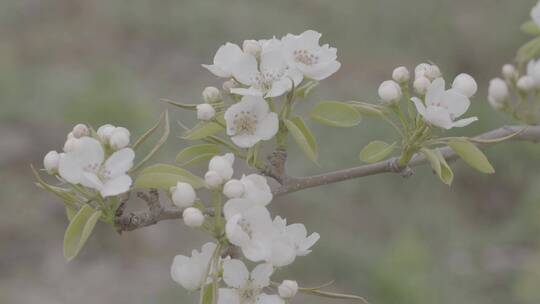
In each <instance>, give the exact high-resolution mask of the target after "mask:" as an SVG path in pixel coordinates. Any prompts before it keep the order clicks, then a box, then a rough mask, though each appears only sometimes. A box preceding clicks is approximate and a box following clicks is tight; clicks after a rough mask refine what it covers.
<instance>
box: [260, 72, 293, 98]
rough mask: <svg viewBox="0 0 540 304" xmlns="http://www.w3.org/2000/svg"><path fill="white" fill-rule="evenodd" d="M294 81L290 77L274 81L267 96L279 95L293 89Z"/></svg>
mask: <svg viewBox="0 0 540 304" xmlns="http://www.w3.org/2000/svg"><path fill="white" fill-rule="evenodd" d="M292 86H293V82H292V79H290V78H286V77H284V78H281V79H279V80H276V81H274V82H273V83H272V88H271V89H270V90H269V91H268V92H267V93H266V95H265V97H278V96H281V95H283V94H285V93H286V92H288V91H290V90H291V89H292Z"/></svg>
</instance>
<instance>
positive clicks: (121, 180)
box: [101, 174, 132, 197]
mask: <svg viewBox="0 0 540 304" xmlns="http://www.w3.org/2000/svg"><path fill="white" fill-rule="evenodd" d="M131 183H132V180H131V177H130V176H129V175H127V174H124V175H120V176H117V177H115V178H113V179H110V180H108V181H107V182H105V184H104V185H103V189H101V196H103V197H108V196H115V195H118V194H122V193H124V192H127V191H128V190H129V187H131Z"/></svg>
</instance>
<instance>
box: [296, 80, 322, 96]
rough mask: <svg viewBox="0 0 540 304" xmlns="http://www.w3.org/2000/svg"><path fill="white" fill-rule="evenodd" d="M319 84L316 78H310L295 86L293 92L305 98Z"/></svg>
mask: <svg viewBox="0 0 540 304" xmlns="http://www.w3.org/2000/svg"><path fill="white" fill-rule="evenodd" d="M318 85H319V82H318V81H316V80H311V81H308V82H306V83H305V84H304V85H302V86H300V87H298V88H296V89H295V90H294V94H295V95H296V96H298V97H300V98H306V97H307V96H308V95H309V94H310V93H311V91H312V90H313V89H314V88H316V87H317V86H318Z"/></svg>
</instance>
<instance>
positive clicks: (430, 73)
mask: <svg viewBox="0 0 540 304" xmlns="http://www.w3.org/2000/svg"><path fill="white" fill-rule="evenodd" d="M425 76H426V77H427V78H428V79H430V80H431V81H433V80H435V79H437V78H439V77H441V76H442V74H441V70H440V69H439V67H438V66H436V65H434V64H432V65H430V66H429V69H428V70H427V71H426V75H425Z"/></svg>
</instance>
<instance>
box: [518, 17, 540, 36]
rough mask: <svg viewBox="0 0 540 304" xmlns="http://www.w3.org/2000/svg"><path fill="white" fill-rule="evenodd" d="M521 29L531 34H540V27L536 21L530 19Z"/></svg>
mask: <svg viewBox="0 0 540 304" xmlns="http://www.w3.org/2000/svg"><path fill="white" fill-rule="evenodd" d="M521 31H522V32H524V33H525V34H530V35H540V27H538V25H536V23H534V21H532V20H529V21H527V22H525V23H523V24H522V25H521Z"/></svg>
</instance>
